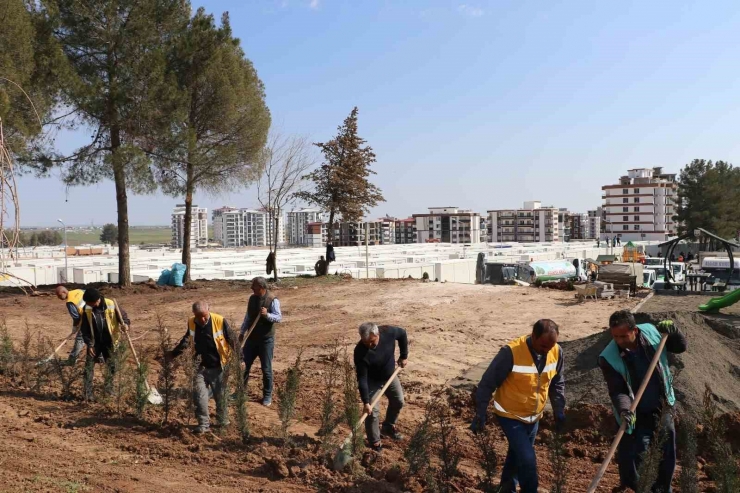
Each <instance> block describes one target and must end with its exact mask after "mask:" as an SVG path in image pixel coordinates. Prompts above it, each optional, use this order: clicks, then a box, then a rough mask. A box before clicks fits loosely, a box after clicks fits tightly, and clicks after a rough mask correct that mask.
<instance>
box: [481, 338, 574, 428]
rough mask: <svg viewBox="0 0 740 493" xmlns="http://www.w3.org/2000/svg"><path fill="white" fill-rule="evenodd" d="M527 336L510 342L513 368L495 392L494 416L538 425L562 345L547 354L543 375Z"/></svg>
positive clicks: (555, 372)
mask: <svg viewBox="0 0 740 493" xmlns="http://www.w3.org/2000/svg"><path fill="white" fill-rule="evenodd" d="M527 337H528V336H522V337H520V338H519V339H515V340H514V341H512V342H510V343H509V347H510V348H511V352H512V354H513V355H514V366H513V368H512V369H511V373H509V376H508V377H506V380H504V383H503V384H502V385H501V386H500V387H499V388H498V389H496V393H495V394H494V396H493V407H494V411H495V413H496V414H497V415H499V416H503V417H504V418H511V419H517V420H519V421H522V422H524V423H535V422H537V421H538V420H539V419H540V418H541V417H542V413H543V412H544V410H545V404H546V402H547V392H548V389H549V388H550V382H551V381H552V379H553V378H554V377H555V375H556V374H557V365H558V358H559V356H560V346H559V345H558V344H555V347H553V348H552V349H551V350H550V352H548V353H547V356H546V358H547V359H546V361H545V367H544V368H543V369H542V373H538V372H537V367H536V366H535V363H534V359H533V358H532V353H531V352H530V351H529V347H528V346H527Z"/></svg>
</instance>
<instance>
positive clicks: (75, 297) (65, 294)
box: [54, 286, 85, 366]
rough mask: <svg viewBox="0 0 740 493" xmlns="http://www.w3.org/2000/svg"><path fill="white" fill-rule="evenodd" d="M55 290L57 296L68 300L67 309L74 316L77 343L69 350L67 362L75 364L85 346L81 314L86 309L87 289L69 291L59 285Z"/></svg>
mask: <svg viewBox="0 0 740 493" xmlns="http://www.w3.org/2000/svg"><path fill="white" fill-rule="evenodd" d="M54 292H55V293H56V295H57V298H59V299H60V300H62V301H66V302H67V303H66V304H67V311H68V312H69V315H70V316H71V317H72V332H77V335H76V336H75V344H74V346H72V351H70V352H69V357H68V358H67V364H68V365H69V366H74V364H75V363H76V362H77V358H78V357H79V356H80V353H81V352H82V348H83V347H85V340H84V339H83V338H82V331H81V330H80V322H81V321H82V318H81V315H82V312H83V310H84V309H85V302H84V301H82V297H83V295H84V294H85V290H84V289H73V290H72V291H68V290H67V288H65V287H64V286H57V288H56V290H54Z"/></svg>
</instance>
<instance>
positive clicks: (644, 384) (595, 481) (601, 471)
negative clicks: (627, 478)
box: [587, 334, 668, 493]
mask: <svg viewBox="0 0 740 493" xmlns="http://www.w3.org/2000/svg"><path fill="white" fill-rule="evenodd" d="M667 340H668V334H663V337H661V338H660V344H659V345H658V349H656V350H655V356H653V360H652V361H651V362H650V366H648V369H647V372H646V373H645V377H644V378H643V379H642V383H641V384H640V388H639V389H637V394H636V395H635V398H634V399H633V400H632V405H631V406H630V411H631V412H633V413H634V412H635V409H637V405H638V404H639V403H640V399H642V394H644V393H645V389H646V388H647V385H648V383H649V382H650V379H651V378H652V376H653V371H655V367H656V366H658V361H660V355H661V353H663V348H664V347H665V343H666V341H667ZM626 430H627V421H625V420H622V425H621V426H620V427H619V431H618V432H617V436H615V437H614V441H612V446H611V447H610V448H609V452H607V454H606V458H605V459H604V462H603V463H602V464H601V467H600V468H599V470H598V472H597V473H596V476H594V479H593V481H591V485H589V487H588V490H587V493H594V492H595V491H596V487H597V486H598V485H599V481H601V478H602V477H603V476H604V473H605V472H606V469H607V468H608V467H609V463H610V462H611V460H612V457H614V452H616V451H617V445H619V441H620V440H622V437H623V436H624V432H625V431H626Z"/></svg>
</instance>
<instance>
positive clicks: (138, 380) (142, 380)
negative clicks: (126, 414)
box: [133, 358, 149, 419]
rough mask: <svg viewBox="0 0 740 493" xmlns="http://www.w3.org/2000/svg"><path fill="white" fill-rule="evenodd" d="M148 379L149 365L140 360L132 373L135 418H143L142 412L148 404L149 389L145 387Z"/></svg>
mask: <svg viewBox="0 0 740 493" xmlns="http://www.w3.org/2000/svg"><path fill="white" fill-rule="evenodd" d="M147 378H149V363H147V362H146V361H144V359H143V358H142V359H141V360H140V361H139V365H138V366H137V367H136V371H134V402H133V404H134V412H135V414H136V417H137V418H139V419H141V418H142V417H143V416H144V410H145V409H146V406H147V404H148V403H149V387H148V386H147Z"/></svg>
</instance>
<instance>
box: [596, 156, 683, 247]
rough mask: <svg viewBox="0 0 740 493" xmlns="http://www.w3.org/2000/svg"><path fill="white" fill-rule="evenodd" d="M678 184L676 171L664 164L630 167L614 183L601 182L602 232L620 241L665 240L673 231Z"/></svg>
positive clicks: (603, 235) (674, 229) (603, 234)
mask: <svg viewBox="0 0 740 493" xmlns="http://www.w3.org/2000/svg"><path fill="white" fill-rule="evenodd" d="M677 188H678V185H677V183H676V175H675V174H666V173H663V168H661V167H655V168H638V169H631V170H629V171H628V172H627V175H626V176H622V177H621V178H620V179H619V183H618V184H616V185H604V186H603V187H601V189H602V190H603V191H604V195H603V196H602V199H604V214H605V222H606V225H605V232H604V233H602V237H605V236H608V237H610V238H611V237H613V236H614V235H617V236H620V237H621V239H622V241H630V240H654V241H665V240H666V239H668V237H669V236H672V235H674V234H675V231H676V228H675V225H674V224H673V214H674V212H675V200H676V194H677V191H676V190H677Z"/></svg>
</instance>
